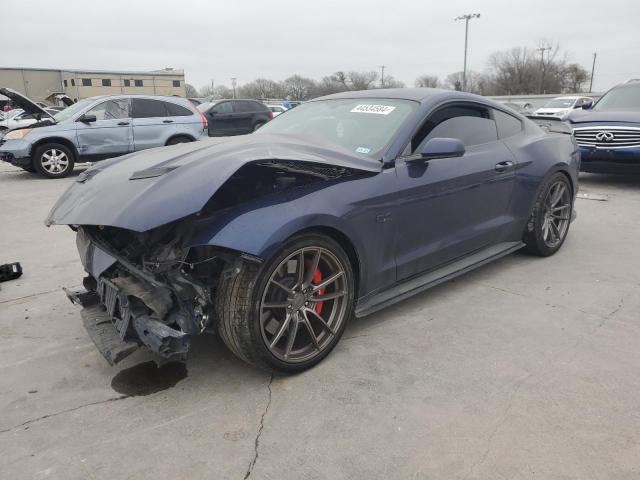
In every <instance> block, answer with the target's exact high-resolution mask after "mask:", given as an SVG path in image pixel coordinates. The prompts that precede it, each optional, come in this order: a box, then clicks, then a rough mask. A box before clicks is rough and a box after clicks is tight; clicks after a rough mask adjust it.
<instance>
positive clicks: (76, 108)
mask: <svg viewBox="0 0 640 480" xmlns="http://www.w3.org/2000/svg"><path fill="white" fill-rule="evenodd" d="M93 102H94V99H92V98H87V99H85V100H80V101H79V102H78V103H74V104H73V105H71V106H69V107H67V108H65V109H64V110H62V111H60V112H58V113H57V114H55V115H54V116H53V118H55V120H56V122H62V121H64V120H68V119H69V118H71V117H73V116H74V115H75V114H76V113H78V112H80V111H81V110H84V109H85V108H86V107H88V106H89V105H91V104H92V103H93Z"/></svg>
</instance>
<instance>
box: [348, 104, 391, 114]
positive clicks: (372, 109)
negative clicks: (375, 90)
mask: <svg viewBox="0 0 640 480" xmlns="http://www.w3.org/2000/svg"><path fill="white" fill-rule="evenodd" d="M395 109H396V107H390V106H389V105H356V106H355V107H354V108H352V109H351V113H375V114H376V115H389V114H390V113H391V112H393V111H394V110H395Z"/></svg>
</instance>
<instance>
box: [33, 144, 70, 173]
mask: <svg viewBox="0 0 640 480" xmlns="http://www.w3.org/2000/svg"><path fill="white" fill-rule="evenodd" d="M40 164H41V165H42V168H43V169H44V170H46V171H47V172H49V173H50V174H52V175H61V174H62V173H64V171H65V170H66V169H67V168H69V157H68V156H67V154H66V153H64V152H63V151H62V150H58V149H57V148H51V149H49V150H46V151H45V152H43V153H42V155H41V159H40Z"/></svg>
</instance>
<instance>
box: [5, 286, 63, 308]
mask: <svg viewBox="0 0 640 480" xmlns="http://www.w3.org/2000/svg"><path fill="white" fill-rule="evenodd" d="M61 291H62V289H61V288H56V289H54V290H47V291H45V292H38V293H32V294H30V295H25V296H24V297H18V298H9V299H7V300H1V301H0V304H3V303H9V302H17V301H18V300H24V299H25V298H31V297H37V296H39V295H47V294H49V293H53V292H61Z"/></svg>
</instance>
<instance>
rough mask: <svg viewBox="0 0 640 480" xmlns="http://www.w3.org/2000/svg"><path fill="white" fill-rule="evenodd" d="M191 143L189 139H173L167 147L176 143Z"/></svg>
mask: <svg viewBox="0 0 640 480" xmlns="http://www.w3.org/2000/svg"><path fill="white" fill-rule="evenodd" d="M189 142H193V140H191V139H190V138H189V137H173V138H170V139H169V141H168V142H167V145H177V144H178V143H189Z"/></svg>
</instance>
